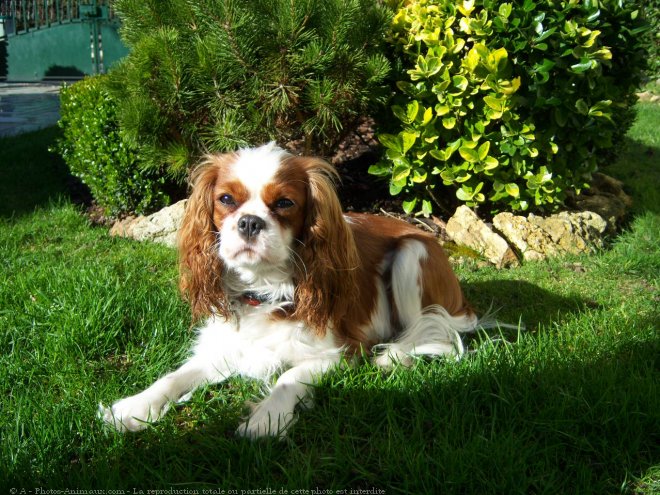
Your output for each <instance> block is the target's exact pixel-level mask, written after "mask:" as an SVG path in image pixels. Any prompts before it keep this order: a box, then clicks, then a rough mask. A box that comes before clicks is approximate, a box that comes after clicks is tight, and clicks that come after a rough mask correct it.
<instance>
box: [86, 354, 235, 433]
mask: <svg viewBox="0 0 660 495" xmlns="http://www.w3.org/2000/svg"><path fill="white" fill-rule="evenodd" d="M223 368H224V366H223ZM229 375H230V372H229V369H228V368H226V369H218V365H217V364H216V365H211V364H210V363H208V362H205V361H204V360H201V359H196V358H195V357H193V358H192V359H190V360H189V361H187V362H186V363H184V364H183V366H181V367H180V368H179V369H177V370H176V371H173V372H172V373H169V374H168V375H165V376H164V377H162V378H160V379H159V380H157V381H156V382H155V383H154V384H153V385H151V386H150V387H149V388H147V389H146V390H144V391H142V392H140V393H139V394H136V395H133V396H130V397H126V398H125V399H121V400H119V401H117V402H115V403H114V404H113V405H112V407H104V406H103V405H102V404H101V405H100V406H99V417H100V418H101V419H102V420H103V421H105V422H106V423H107V424H109V425H111V426H113V427H114V428H116V429H117V430H118V431H138V430H142V429H144V428H146V427H147V425H148V424H149V423H152V422H154V421H158V420H159V419H160V418H161V417H162V416H163V415H164V414H165V413H166V412H167V410H168V409H169V406H170V404H171V403H172V402H178V401H181V400H184V397H185V396H186V395H187V394H190V393H192V392H193V391H194V390H195V389H196V388H197V387H199V386H200V385H202V384H204V383H217V382H220V381H223V380H225V379H227V378H228V377H229Z"/></svg>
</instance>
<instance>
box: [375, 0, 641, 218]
mask: <svg viewBox="0 0 660 495" xmlns="http://www.w3.org/2000/svg"><path fill="white" fill-rule="evenodd" d="M638 14H639V12H638V11H637V10H636V9H635V7H634V5H633V4H632V3H628V2H622V1H621V2H615V1H604V2H600V3H597V2H594V1H584V2H579V1H577V0H570V1H554V0H537V1H534V0H524V1H522V2H513V3H500V2H495V1H494V0H464V1H460V2H454V1H449V0H415V1H410V2H406V3H405V4H404V6H402V7H401V8H400V9H399V11H398V12H397V14H396V16H395V17H394V20H393V23H392V27H391V35H390V39H391V42H392V43H393V45H394V47H395V50H396V52H397V55H398V56H399V57H400V60H401V63H402V66H403V67H404V69H405V72H403V71H402V73H401V74H400V77H399V80H398V81H397V84H396V86H397V95H396V97H395V104H394V105H393V106H392V113H393V114H394V116H395V117H396V119H397V120H398V122H400V127H399V130H397V132H396V133H390V134H387V133H384V134H381V135H380V137H379V139H380V141H381V143H382V144H383V145H384V147H385V148H386V160H384V161H383V162H381V163H379V164H377V165H374V166H372V167H371V169H370V172H371V173H373V174H375V175H379V176H384V177H389V178H390V192H391V193H392V194H395V195H396V194H404V195H405V196H406V201H404V203H403V207H404V209H405V210H406V211H407V212H409V213H410V212H413V211H417V212H420V213H422V214H429V213H431V211H432V208H433V204H432V201H431V199H432V198H435V199H436V202H442V201H443V199H444V198H445V197H446V195H445V194H441V191H440V189H441V185H444V186H449V188H450V189H451V190H453V191H454V192H455V196H456V199H457V200H459V201H461V202H464V203H466V204H468V205H470V206H477V205H482V204H488V206H489V208H490V209H491V210H498V209H501V208H504V209H511V210H528V209H537V210H543V209H554V208H555V207H556V206H557V205H559V204H561V203H562V202H563V200H564V199H565V198H566V195H567V193H568V191H572V190H579V189H581V188H583V187H587V186H588V183H589V180H590V174H591V173H592V172H594V171H595V170H596V169H597V167H598V165H599V162H602V161H604V160H605V159H611V154H608V155H606V154H604V153H603V150H605V149H608V148H612V146H613V145H614V144H615V143H616V141H617V138H618V137H619V136H621V135H622V133H623V132H625V130H627V128H628V127H629V125H630V124H631V122H632V119H631V118H630V116H631V111H630V107H631V106H632V104H633V103H634V91H635V89H636V87H637V85H638V84H639V82H640V78H641V69H642V68H643V50H642V47H641V45H640V43H639V41H638V39H637V38H638V36H639V34H640V33H642V32H644V30H645V29H646V28H645V26H644V25H643V24H641V22H640V20H639V15H638ZM614 38H616V40H614ZM605 41H607V43H605ZM615 42H616V45H617V48H616V49H615V48H610V47H611V46H613V45H614V44H615ZM619 45H621V46H619ZM445 201H446V200H445Z"/></svg>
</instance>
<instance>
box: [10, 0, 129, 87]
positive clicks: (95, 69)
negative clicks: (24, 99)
mask: <svg viewBox="0 0 660 495" xmlns="http://www.w3.org/2000/svg"><path fill="white" fill-rule="evenodd" d="M118 27H119V20H118V19H117V17H116V16H115V15H114V12H113V11H112V9H111V7H110V0H105V1H104V0H86V1H85V0H0V79H3V78H5V79H6V80H7V81H42V80H48V79H79V78H81V77H83V76H85V75H90V74H100V73H104V72H106V71H107V69H108V68H109V67H110V66H111V65H112V64H113V63H114V62H116V61H117V60H119V59H120V58H122V57H123V56H124V55H126V54H127V53H128V50H127V49H126V47H125V46H124V45H123V44H122V42H121V40H120V39H119V35H118V33H117V29H118ZM3 76H4V77H3Z"/></svg>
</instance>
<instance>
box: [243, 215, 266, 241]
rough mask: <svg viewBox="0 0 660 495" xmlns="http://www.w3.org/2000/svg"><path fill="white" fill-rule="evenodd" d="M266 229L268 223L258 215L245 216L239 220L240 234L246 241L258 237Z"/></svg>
mask: <svg viewBox="0 0 660 495" xmlns="http://www.w3.org/2000/svg"><path fill="white" fill-rule="evenodd" d="M264 227H266V222H264V221H263V219H261V218H259V217H258V216H256V215H245V216H242V217H241V218H239V219H238V233H239V234H240V235H241V237H242V238H243V239H245V240H246V241H249V240H250V239H251V238H252V237H256V236H257V235H258V234H259V232H261V231H262V230H263V229H264Z"/></svg>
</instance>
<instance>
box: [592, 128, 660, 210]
mask: <svg viewBox="0 0 660 495" xmlns="http://www.w3.org/2000/svg"><path fill="white" fill-rule="evenodd" d="M656 132H657V131H656ZM625 149H626V151H625V153H624V154H623V155H622V156H621V158H619V160H617V162H616V163H614V164H612V165H611V166H609V167H605V168H604V169H603V172H605V173H606V174H610V175H612V176H613V177H615V178H617V179H619V180H620V181H622V182H623V184H624V190H625V191H626V192H627V193H628V194H629V195H631V196H632V198H633V206H632V213H633V214H639V213H644V212H647V211H648V212H651V213H656V214H658V213H660V191H658V184H660V166H658V165H659V164H660V148H659V147H657V146H653V145H649V144H647V143H644V142H642V141H640V140H637V139H632V138H630V137H626V146H625Z"/></svg>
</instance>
